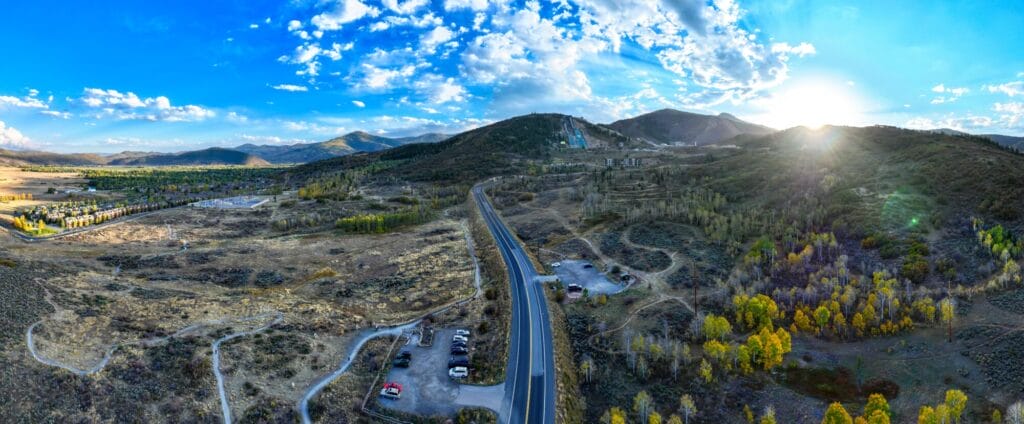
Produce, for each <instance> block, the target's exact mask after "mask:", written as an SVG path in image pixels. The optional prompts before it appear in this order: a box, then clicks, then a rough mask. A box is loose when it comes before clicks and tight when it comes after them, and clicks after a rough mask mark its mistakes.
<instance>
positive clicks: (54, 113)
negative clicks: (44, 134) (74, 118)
mask: <svg viewBox="0 0 1024 424" xmlns="http://www.w3.org/2000/svg"><path fill="white" fill-rule="evenodd" d="M39 113H41V114H43V115H46V116H52V117H54V118H60V119H70V118H71V113H70V112H58V111H56V110H43V111H40V112H39Z"/></svg>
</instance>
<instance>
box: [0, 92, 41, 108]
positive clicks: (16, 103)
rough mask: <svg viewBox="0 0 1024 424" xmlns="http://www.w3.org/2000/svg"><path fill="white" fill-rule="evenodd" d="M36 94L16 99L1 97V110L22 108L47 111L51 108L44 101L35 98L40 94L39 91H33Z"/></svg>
mask: <svg viewBox="0 0 1024 424" xmlns="http://www.w3.org/2000/svg"><path fill="white" fill-rule="evenodd" d="M32 91H34V93H30V94H29V95H28V96H26V97H14V96H0V108H6V107H20V108H32V109H47V108H49V107H50V106H49V105H48V104H46V103H44V102H43V101H42V100H40V99H37V98H36V97H35V96H36V95H37V94H39V92H38V91H35V90H32Z"/></svg>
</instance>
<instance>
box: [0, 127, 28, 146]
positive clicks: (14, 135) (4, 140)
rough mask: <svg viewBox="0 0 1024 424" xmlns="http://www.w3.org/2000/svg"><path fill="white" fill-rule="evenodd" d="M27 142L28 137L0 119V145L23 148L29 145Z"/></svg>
mask: <svg viewBox="0 0 1024 424" xmlns="http://www.w3.org/2000/svg"><path fill="white" fill-rule="evenodd" d="M29 143H30V140H29V139H28V137H25V135H23V134H22V133H21V132H20V131H18V130H17V129H15V128H14V127H10V126H7V124H6V123H5V122H4V121H0V147H14V148H25V147H28V146H29Z"/></svg>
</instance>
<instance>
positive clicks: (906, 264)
mask: <svg viewBox="0 0 1024 424" xmlns="http://www.w3.org/2000/svg"><path fill="white" fill-rule="evenodd" d="M900 275H901V276H903V278H906V279H909V280H910V281H913V282H914V283H916V284H920V283H922V282H923V281H924V279H925V278H926V277H928V260H927V259H925V258H924V257H923V256H921V255H910V256H907V258H906V259H904V260H903V266H902V267H900Z"/></svg>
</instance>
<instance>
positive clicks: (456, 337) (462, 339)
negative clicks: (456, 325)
mask: <svg viewBox="0 0 1024 424" xmlns="http://www.w3.org/2000/svg"><path fill="white" fill-rule="evenodd" d="M452 341H453V342H468V341H469V338H468V337H466V336H460V335H458V334H456V335H454V336H452Z"/></svg>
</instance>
